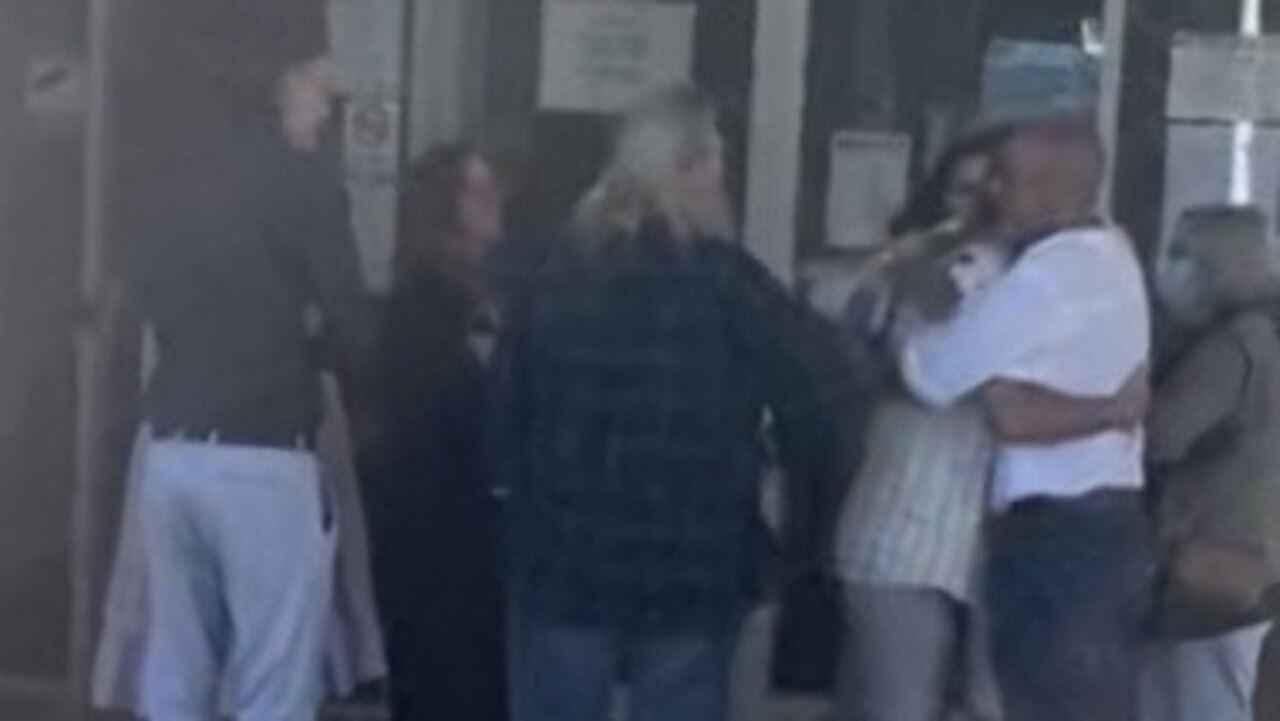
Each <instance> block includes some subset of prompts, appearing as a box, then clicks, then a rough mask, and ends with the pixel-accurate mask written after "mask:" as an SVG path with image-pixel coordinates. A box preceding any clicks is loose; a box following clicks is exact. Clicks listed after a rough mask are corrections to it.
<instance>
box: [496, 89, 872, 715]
mask: <svg viewBox="0 0 1280 721" xmlns="http://www.w3.org/2000/svg"><path fill="white" fill-rule="evenodd" d="M731 234H732V222H731V214H730V213H729V202H728V200H727V194H726V191H725V187H724V161H723V151H722V143H721V139H720V135H719V133H718V132H717V130H716V117H715V112H714V109H713V107H712V105H711V103H709V102H708V101H707V100H706V99H705V98H704V97H703V96H701V95H700V94H699V93H698V92H697V91H695V90H693V89H692V88H688V87H676V88H670V89H666V90H662V91H660V92H657V93H655V94H654V95H652V96H650V97H648V98H646V99H644V100H643V101H642V102H641V103H639V104H638V105H637V106H636V107H635V108H634V109H633V110H632V111H631V112H630V113H629V114H627V116H626V117H625V119H624V120H623V122H622V125H621V129H620V135H619V138H618V141H617V147H616V151H615V154H614V157H613V160H612V162H611V163H610V164H609V166H608V167H607V169H606V170H605V171H604V172H603V174H602V176H601V178H600V180H599V182H598V183H597V184H596V185H595V186H594V187H593V188H591V189H590V190H589V191H588V192H587V194H586V195H585V197H584V198H583V200H582V202H581V203H580V205H579V206H578V208H577V211H576V213H575V215H574V217H573V219H572V222H571V223H570V228H569V230H568V231H567V238H566V242H562V243H558V244H556V250H555V251H553V252H552V254H551V256H550V257H549V258H548V259H547V260H546V262H545V263H544V264H543V265H542V267H540V268H539V269H538V271H537V272H536V273H535V274H534V276H533V278H532V279H531V280H530V283H529V287H528V289H527V290H526V292H524V293H523V295H522V297H523V301H522V302H521V303H520V304H519V307H517V308H513V310H512V313H511V314H510V317H509V318H508V319H507V320H508V323H507V325H506V327H505V328H504V329H503V334H502V337H501V338H500V341H499V350H498V353H497V359H496V363H497V376H498V377H497V380H496V384H497V393H496V401H497V402H496V404H495V411H494V413H493V415H492V418H491V420H492V421H493V422H494V437H493V440H494V443H495V446H494V457H495V459H496V462H497V480H498V482H499V483H500V484H501V485H502V486H503V487H504V488H506V489H507V490H508V491H509V501H508V508H507V520H508V524H509V526H508V532H509V558H508V582H509V583H508V593H509V605H510V614H509V618H510V622H511V628H510V634H509V635H510V647H509V651H510V654H511V666H510V668H511V677H510V684H511V712H512V718H513V719H515V721H541V720H543V719H546V720H548V721H550V720H552V719H554V721H604V719H606V718H608V715H609V711H610V707H611V701H612V691H613V689H614V687H615V684H618V683H625V684H626V685H627V686H628V687H629V689H630V695H629V697H628V698H629V704H630V712H631V714H630V718H632V719H636V721H657V720H659V719H660V720H661V721H685V720H688V721H719V720H720V719H724V718H726V716H727V711H726V708H727V703H728V699H727V696H728V686H729V675H730V673H729V667H730V660H731V656H732V651H733V648H734V646H735V644H736V641H737V636H738V631H739V629H740V626H741V623H742V621H743V618H744V616H745V614H746V613H747V612H748V611H749V610H750V609H751V607H752V606H753V604H754V603H755V602H756V601H757V600H758V599H759V598H760V595H761V592H762V591H763V589H764V586H765V584H766V580H767V579H766V577H767V576H768V566H769V564H768V560H769V552H768V549H769V548H770V545H771V543H770V539H769V537H768V535H767V532H766V530H765V524H764V522H763V519H762V518H761V514H760V507H761V504H760V482H761V472H762V465H763V460H764V452H763V447H762V441H763V440H764V439H763V438H762V434H761V432H760V431H761V428H762V426H763V422H764V419H765V417H766V413H767V414H768V415H769V416H771V417H772V419H773V425H772V428H773V431H774V434H773V435H774V437H775V439H776V441H777V446H778V448H779V449H780V453H781V458H782V460H783V461H784V464H785V465H786V466H787V467H788V469H789V470H791V471H792V472H793V475H794V477H795V478H804V479H818V478H824V477H830V478H848V477H849V475H850V473H849V470H848V469H845V468H842V467H843V466H846V465H848V464H849V459H850V458H851V455H852V454H851V453H850V452H849V451H850V448H849V447H848V444H847V440H848V439H849V438H851V437H853V435H854V434H852V433H850V432H849V430H848V429H849V427H850V424H851V423H853V422H854V421H855V420H856V414H857V412H858V411H859V410H860V407H861V403H860V400H861V393H860V384H859V382H858V376H857V375H856V373H855V369H854V366H853V363H851V362H850V361H849V359H848V356H847V354H845V353H844V352H843V349H842V347H841V346H840V345H839V342H838V337H837V335H836V333H834V331H833V329H831V328H828V327H827V326H826V325H824V323H823V322H822V321H821V320H819V319H818V318H817V317H816V316H814V315H812V314H811V313H810V312H809V311H807V310H806V309H805V308H804V306H803V305H802V304H800V303H799V302H798V301H797V300H796V299H795V298H793V297H791V296H790V295H789V294H788V292H787V291H786V290H785V289H784V288H783V287H782V285H780V284H779V283H778V282H777V281H776V280H775V279H774V278H773V277H772V276H770V274H769V272H768V271H767V270H766V269H765V268H764V267H763V266H761V265H760V264H759V263H758V262H756V261H755V260H753V259H752V258H751V257H750V256H749V255H747V253H746V252H744V251H743V250H742V249H741V248H740V247H739V246H737V245H736V244H734V243H733V242H732V235H731Z"/></svg>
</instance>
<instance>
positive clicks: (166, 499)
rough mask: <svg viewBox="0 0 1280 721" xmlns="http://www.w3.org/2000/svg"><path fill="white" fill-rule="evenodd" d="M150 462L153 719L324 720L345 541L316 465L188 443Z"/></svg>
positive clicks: (147, 661)
mask: <svg viewBox="0 0 1280 721" xmlns="http://www.w3.org/2000/svg"><path fill="white" fill-rule="evenodd" d="M141 453H142V458H141V461H140V463H141V466H140V469H141V470H140V472H141V474H142V475H141V480H140V486H139V489H140V503H141V516H140V523H141V532H142V534H143V539H144V541H143V542H144V543H145V545H146V564H147V566H146V573H147V584H148V585H147V590H148V593H147V604H148V613H149V617H148V628H147V644H146V651H145V658H144V663H143V670H142V696H143V699H142V703H143V706H144V710H145V712H146V716H147V718H149V719H151V721H207V720H208V719H213V718H218V717H220V716H233V717H235V718H236V719H237V721H310V720H311V719H314V718H315V716H316V712H317V711H318V709H319V706H320V701H321V698H322V696H323V691H324V652H325V647H326V643H327V641H328V632H329V621H330V616H329V614H330V612H331V609H332V607H331V603H332V599H333V568H334V561H333V557H334V555H333V554H334V541H335V535H334V529H333V528H332V526H331V525H330V524H328V523H327V522H326V518H327V514H326V511H325V503H324V499H323V493H322V491H321V485H320V470H319V464H318V462H317V460H316V458H315V457H314V456H313V455H312V454H310V453H305V452H301V451H288V450H275V449H267V448H246V447H237V446H219V445H213V444H209V443H194V442H193V443H187V442H180V441H148V442H147V443H146V445H145V447H144V449H143V450H142V451H141ZM220 712H225V713H220Z"/></svg>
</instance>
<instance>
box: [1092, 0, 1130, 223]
mask: <svg viewBox="0 0 1280 721" xmlns="http://www.w3.org/2000/svg"><path fill="white" fill-rule="evenodd" d="M1128 19H1129V0H1106V5H1105V7H1104V14H1103V43H1104V45H1105V47H1106V55H1105V56H1104V58H1103V66H1102V83H1101V88H1100V94H1099V98H1098V127H1099V128H1100V129H1101V131H1102V139H1103V142H1104V143H1105V145H1106V149H1107V157H1108V158H1110V159H1111V162H1110V163H1109V165H1108V171H1107V177H1106V183H1105V185H1104V186H1103V193H1102V198H1103V201H1102V202H1103V203H1105V204H1106V207H1105V208H1104V209H1103V210H1104V211H1108V212H1109V211H1110V210H1111V204H1112V202H1113V197H1112V196H1113V195H1114V193H1113V192H1112V191H1113V187H1114V178H1115V166H1116V148H1117V142H1118V138H1119V136H1120V100H1121V97H1120V94H1121V92H1122V91H1123V79H1124V51H1125V47H1124V43H1125V30H1126V28H1127V26H1128Z"/></svg>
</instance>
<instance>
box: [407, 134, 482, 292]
mask: <svg viewBox="0 0 1280 721" xmlns="http://www.w3.org/2000/svg"><path fill="white" fill-rule="evenodd" d="M477 159H478V160H482V161H484V162H486V163H487V162H489V156H488V155H487V154H486V153H484V152H483V151H481V150H480V149H479V148H477V147H476V146H474V145H471V144H470V143H441V144H438V145H434V146H432V147H430V148H428V149H427V151H426V152H425V153H423V154H422V156H421V157H420V158H418V160H416V161H415V162H414V163H413V165H412V166H410V168H409V171H408V173H407V174H406V175H405V178H404V181H403V182H402V185H401V187H400V209H399V221H400V227H399V231H398V233H397V238H396V249H395V261H394V262H395V265H394V268H395V276H396V278H397V280H399V279H403V278H406V277H408V276H411V275H413V274H414V273H416V272H418V271H420V270H421V269H422V268H424V267H429V266H431V265H433V264H436V263H439V262H441V261H443V260H445V259H446V258H445V256H446V255H447V253H448V252H449V248H448V247H447V243H449V242H450V241H452V240H454V239H455V236H456V235H457V234H458V232H459V231H461V230H462V214H461V209H460V208H459V206H458V199H459V196H460V195H461V194H462V190H463V188H464V187H465V185H466V181H467V165H468V164H469V163H470V162H471V161H472V160H477Z"/></svg>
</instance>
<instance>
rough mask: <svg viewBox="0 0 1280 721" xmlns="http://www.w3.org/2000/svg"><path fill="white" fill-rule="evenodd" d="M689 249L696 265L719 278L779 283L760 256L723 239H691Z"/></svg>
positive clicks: (722, 280) (730, 281)
mask: <svg viewBox="0 0 1280 721" xmlns="http://www.w3.org/2000/svg"><path fill="white" fill-rule="evenodd" d="M692 253H693V258H694V261H695V262H696V263H697V265H698V267H699V268H700V269H701V270H702V271H703V272H705V273H708V274H709V275H711V276H712V277H713V278H715V279H716V280H718V281H720V282H724V283H745V284H761V283H764V284H776V283H778V280H777V278H776V277H775V276H774V275H773V273H771V272H770V271H769V269H768V268H767V267H766V266H765V264H764V263H763V262H761V261H760V259H758V258H756V257H755V256H754V255H752V254H750V253H748V252H747V251H746V249H744V248H743V247H742V246H740V245H738V244H736V243H733V242H730V241H723V240H701V241H697V242H695V243H693V245H692Z"/></svg>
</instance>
